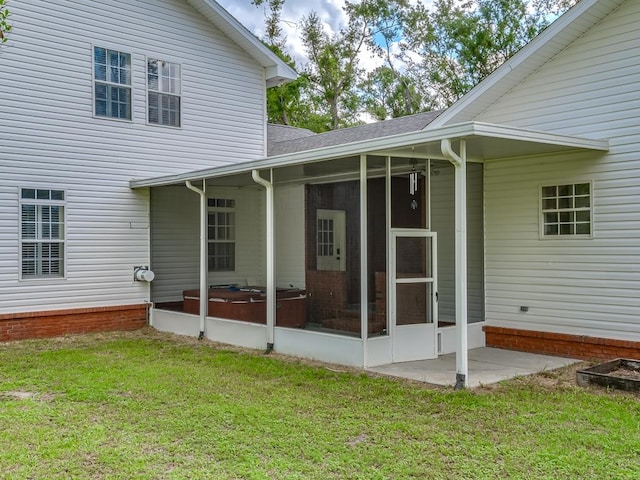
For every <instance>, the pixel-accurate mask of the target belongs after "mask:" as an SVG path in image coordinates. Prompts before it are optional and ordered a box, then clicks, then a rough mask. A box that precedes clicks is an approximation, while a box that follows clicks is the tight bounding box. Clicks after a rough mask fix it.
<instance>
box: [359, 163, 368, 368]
mask: <svg viewBox="0 0 640 480" xmlns="http://www.w3.org/2000/svg"><path fill="white" fill-rule="evenodd" d="M367 247H368V243H367V156H366V155H364V154H363V155H360V338H361V339H362V355H363V359H362V365H363V366H365V367H366V366H367V337H368V332H369V290H368V285H367V283H368V282H367V280H368V278H369V275H368V271H367V270H368V265H367V261H368V258H367V255H368V253H367Z"/></svg>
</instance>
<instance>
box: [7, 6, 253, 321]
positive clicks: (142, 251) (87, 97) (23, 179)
mask: <svg viewBox="0 0 640 480" xmlns="http://www.w3.org/2000/svg"><path fill="white" fill-rule="evenodd" d="M106 12H108V18H109V21H108V22H105V18H107V16H106ZM12 18H13V20H12V21H13V25H14V29H13V32H12V35H11V41H10V42H7V43H6V44H4V45H3V46H2V53H1V55H0V67H1V69H2V88H1V89H0V105H2V115H0V131H1V132H2V151H1V152H0V157H1V158H0V163H1V167H2V184H1V185H0V209H2V211H3V212H7V214H6V215H5V214H3V215H0V245H1V246H2V248H0V289H1V290H2V292H3V295H1V296H0V313H14V312H23V311H38V310H55V309H64V308H80V307H94V306H96V307H97V306H109V305H126V304H137V303H141V302H144V301H147V300H149V299H150V298H149V285H148V284H145V283H144V282H134V281H133V267H134V266H136V265H151V267H152V269H154V270H155V268H154V265H153V264H152V263H151V262H150V252H149V191H148V190H146V189H142V190H135V191H133V190H131V189H130V188H129V181H130V180H131V179H132V178H144V177H151V176H156V175H163V174H175V173H178V172H183V171H188V170H196V169H201V168H208V167H212V166H216V165H227V164H235V163H238V162H245V161H249V160H255V159H258V158H261V157H262V156H263V153H264V143H265V142H264V131H265V127H264V102H265V79H264V75H265V74H264V69H263V68H261V67H260V66H258V65H257V64H256V63H255V61H254V60H253V59H252V58H250V57H249V56H248V55H247V54H246V53H245V52H244V51H243V50H241V49H240V48H239V47H238V46H237V45H236V44H234V43H232V42H231V41H230V40H229V39H228V38H227V37H226V36H225V35H224V34H223V33H222V32H221V31H219V30H218V29H217V28H215V27H214V26H213V25H212V24H211V23H210V22H209V21H208V20H206V19H205V18H204V17H202V16H201V15H200V14H199V13H198V12H197V11H196V10H194V9H193V8H192V7H190V6H189V5H188V4H187V3H186V2H183V1H178V0H170V1H164V2H157V1H155V0H141V1H136V2H121V1H115V0H105V1H102V2H61V3H58V4H56V7H55V8H51V2H47V1H45V0H33V1H28V2H15V3H14V4H13V5H12ZM52 25H73V28H71V29H66V30H64V31H63V30H60V29H55V28H54V29H52V28H51V26H52ZM113 25H117V26H118V34H117V35H114V30H113ZM158 32H163V34H162V35H158ZM94 46H100V47H104V48H107V49H111V50H116V51H119V52H125V53H129V54H131V66H132V71H131V75H132V77H131V88H132V121H127V122H122V121H105V120H104V119H102V118H96V117H94V116H93V108H94V107H93V103H94V97H93V83H94V73H93V68H94V66H93V47H94ZM148 58H160V59H165V58H166V59H168V60H170V61H176V59H179V61H180V64H181V66H182V72H181V73H182V89H181V94H182V102H181V103H182V105H181V106H182V109H183V111H182V128H179V129H178V128H157V127H156V126H154V125H149V124H148V123H147V120H146V118H147V114H146V112H147V94H146V91H147V88H146V83H147V59H148ZM60 85H64V88H60ZM25 185H28V186H30V187H32V188H44V189H60V190H64V191H65V193H66V197H67V198H66V205H67V207H66V209H67V211H66V236H65V242H66V243H67V249H66V252H67V255H66V258H65V262H66V276H65V281H64V282H60V281H59V279H51V280H48V279H42V280H39V281H38V282H22V281H20V258H19V249H20V240H19V239H20V236H19V226H20V218H19V217H20V215H19V209H17V208H16V205H18V202H19V198H18V197H19V192H18V190H19V187H22V186H25ZM190 193H192V192H190ZM194 196H195V195H194ZM195 225H196V229H197V217H196V223H195ZM196 248H197V247H196ZM196 279H197V276H196ZM158 280H159V276H156V280H155V281H158ZM155 281H154V283H155ZM196 286H197V281H196Z"/></svg>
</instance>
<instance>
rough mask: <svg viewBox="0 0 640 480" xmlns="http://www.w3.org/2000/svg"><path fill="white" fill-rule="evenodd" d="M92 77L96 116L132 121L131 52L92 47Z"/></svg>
mask: <svg viewBox="0 0 640 480" xmlns="http://www.w3.org/2000/svg"><path fill="white" fill-rule="evenodd" d="M93 77H94V87H93V88H94V110H95V115H96V116H98V117H109V118H120V119H125V120H131V55H130V54H128V53H122V52H118V51H116V50H109V49H106V48H101V47H94V48H93Z"/></svg>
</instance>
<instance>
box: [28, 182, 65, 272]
mask: <svg viewBox="0 0 640 480" xmlns="http://www.w3.org/2000/svg"><path fill="white" fill-rule="evenodd" d="M64 199H65V195H64V191H62V190H47V189H35V188H23V189H21V190H20V275H21V277H22V278H38V277H61V276H63V275H64V237H65V232H64V208H65V206H64Z"/></svg>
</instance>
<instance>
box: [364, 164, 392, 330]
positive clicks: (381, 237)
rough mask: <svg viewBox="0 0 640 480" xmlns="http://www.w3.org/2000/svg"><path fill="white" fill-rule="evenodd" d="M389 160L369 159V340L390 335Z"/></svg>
mask: <svg viewBox="0 0 640 480" xmlns="http://www.w3.org/2000/svg"><path fill="white" fill-rule="evenodd" d="M385 171H386V158H384V157H373V156H370V157H367V178H368V180H367V239H368V240H367V262H368V263H367V282H368V284H367V297H368V303H369V310H368V336H369V337H372V336H377V335H387V333H388V331H389V329H388V323H387V298H388V295H387V206H386V177H385Z"/></svg>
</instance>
